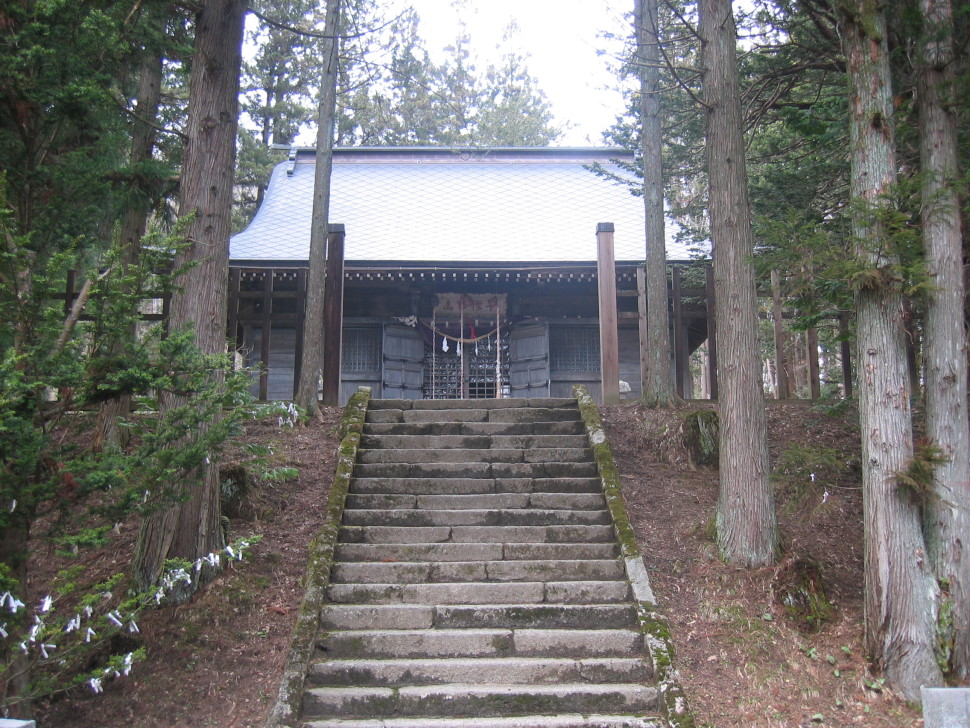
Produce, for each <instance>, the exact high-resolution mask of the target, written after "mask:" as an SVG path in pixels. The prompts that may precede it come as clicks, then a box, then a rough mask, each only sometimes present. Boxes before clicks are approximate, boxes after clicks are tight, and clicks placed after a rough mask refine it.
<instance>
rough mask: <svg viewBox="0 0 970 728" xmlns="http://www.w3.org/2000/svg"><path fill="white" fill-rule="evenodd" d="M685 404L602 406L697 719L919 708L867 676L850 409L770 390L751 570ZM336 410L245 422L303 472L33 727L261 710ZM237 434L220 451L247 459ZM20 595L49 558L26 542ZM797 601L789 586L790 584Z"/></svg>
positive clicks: (781, 725) (52, 564) (118, 553)
mask: <svg viewBox="0 0 970 728" xmlns="http://www.w3.org/2000/svg"><path fill="white" fill-rule="evenodd" d="M687 411H688V410H687V409H686V408H684V409H679V410H674V411H665V412H657V411H653V410H648V409H645V408H642V407H640V406H639V405H637V404H627V405H621V406H619V407H610V408H604V410H603V416H604V422H605V424H606V427H607V431H608V432H609V434H610V438H611V443H612V445H613V448H614V454H615V457H616V459H617V464H618V466H619V469H620V472H621V474H622V476H623V483H624V488H625V496H626V499H627V506H628V508H629V511H630V515H631V518H632V520H633V523H634V526H635V528H636V531H637V535H638V537H639V539H640V543H641V546H642V549H643V552H644V555H645V559H646V561H647V564H648V568H649V571H650V577H651V580H652V585H653V588H654V591H655V592H656V594H657V596H658V599H659V601H660V609H661V612H662V613H663V614H664V615H665V616H666V618H667V620H668V621H669V623H670V626H671V628H672V633H673V639H674V643H675V646H676V650H677V662H678V667H679V671H680V675H681V679H682V683H683V685H684V686H685V688H686V691H687V694H688V699H689V702H690V705H691V708H692V710H693V711H694V713H695V716H696V719H697V725H698V726H699V727H703V728H714V727H715V726H716V728H761V727H763V728H776V727H777V728H796V727H801V726H805V727H808V726H830V727H837V726H845V727H848V726H867V727H872V728H890V727H891V728H918V727H919V726H922V720H921V719H920V717H919V714H918V712H917V711H915V710H913V709H911V708H909V707H907V706H906V705H905V704H903V703H902V702H901V701H900V700H898V699H897V698H896V697H895V696H893V694H892V693H891V691H889V690H888V689H887V688H886V687H885V686H884V685H883V683H882V681H881V680H880V679H879V677H878V676H877V675H873V674H872V673H871V672H870V670H869V667H868V665H867V662H866V660H865V656H864V652H863V647H862V630H861V621H862V603H861V597H862V574H861V568H862V550H861V535H862V518H861V508H862V503H861V500H862V499H861V491H860V486H859V468H858V442H859V435H858V432H857V429H856V427H855V425H854V412H852V411H851V410H848V409H845V408H838V407H835V408H831V409H828V410H827V409H826V408H823V407H810V406H808V405H806V404H801V403H785V404H779V403H771V404H770V405H769V433H770V447H771V455H772V463H773V466H774V467H775V469H776V470H777V471H778V472H777V480H776V505H777V509H778V517H779V522H780V527H781V533H782V535H783V542H784V556H783V559H782V561H781V562H780V564H779V565H777V566H774V567H770V568H764V569H758V570H754V571H745V570H740V569H736V568H732V567H729V566H726V565H725V564H723V563H722V562H720V561H719V560H718V559H717V558H716V551H715V547H714V544H713V542H712V540H711V538H710V535H709V534H710V524H711V519H712V516H713V513H714V507H715V503H716V500H717V473H716V471H715V470H714V469H713V468H711V467H705V466H693V465H692V463H691V462H690V459H689V458H688V457H687V451H686V449H685V448H684V446H683V436H682V426H683V422H684V418H685V415H686V413H687ZM338 416H339V411H338V410H336V409H331V410H328V411H327V412H326V415H325V421H324V422H322V423H313V424H311V425H309V426H307V427H302V428H301V427H297V428H294V429H289V428H282V429H281V428H280V427H278V424H277V422H276V420H275V419H273V420H272V421H262V422H254V423H251V424H250V425H249V426H248V430H247V433H246V436H245V437H246V440H247V441H249V442H259V443H263V444H268V445H271V446H272V448H273V455H272V460H273V464H274V465H276V466H281V467H293V468H296V469H297V470H298V471H299V475H298V477H295V478H293V479H290V480H287V481H284V482H273V483H271V484H263V485H262V486H261V487H260V488H259V489H258V490H257V491H256V492H255V493H254V494H253V495H252V496H251V497H250V499H249V501H248V506H249V507H248V508H246V509H244V512H243V514H242V515H243V516H244V517H242V518H237V519H234V520H233V521H232V522H231V533H232V534H233V535H234V536H245V535H249V534H259V535H261V536H262V540H261V541H260V543H258V544H257V545H255V546H253V547H252V549H251V550H250V554H249V556H248V557H247V559H246V560H245V561H244V562H234V563H233V565H232V567H231V568H230V569H228V570H227V571H225V572H224V573H223V574H222V575H220V576H219V577H217V578H216V579H215V581H213V582H212V583H211V584H210V585H209V586H208V587H207V588H206V589H205V590H204V592H202V593H201V594H199V595H198V596H196V598H195V599H194V600H193V601H191V602H190V603H188V604H186V605H183V606H180V607H170V608H166V609H160V610H157V611H154V612H152V613H150V614H148V615H146V616H145V617H143V618H142V620H141V623H140V628H141V634H140V635H139V637H140V640H141V643H142V644H143V645H144V646H145V648H146V649H147V659H146V660H145V661H144V662H141V663H138V664H137V665H136V666H135V668H134V670H133V671H132V673H131V675H130V676H128V677H123V678H121V679H118V680H114V681H112V682H107V683H105V692H104V693H103V694H102V695H94V694H92V693H91V692H90V691H88V690H86V689H84V688H76V689H73V690H71V691H69V692H68V693H66V694H63V695H61V696H59V697H58V698H56V699H54V700H52V701H50V702H45V703H42V704H40V705H39V706H38V715H37V718H38V725H39V726H41V728H68V727H70V728H87V727H90V728H113V727H115V726H117V727H121V726H125V727H126V728H129V727H130V728H135V727H140V726H144V727H146V728H148V727H153V726H164V727H173V728H174V727H181V726H185V727H188V726H192V727H193V728H196V727H199V726H224V727H227V728H237V727H238V728H243V727H248V726H262V725H263V724H264V721H265V718H266V715H267V712H268V710H269V708H270V706H271V705H272V703H273V701H274V700H275V698H276V692H277V687H278V682H279V678H280V674H281V670H282V667H283V663H284V661H285V657H286V654H287V649H288V641H289V636H290V630H291V629H292V626H293V621H294V618H295V613H296V608H297V606H298V604H299V601H300V599H301V596H302V592H303V589H302V580H303V575H304V570H305V566H306V546H307V544H308V542H309V541H310V539H311V538H312V536H313V535H314V534H315V533H316V531H317V530H318V529H319V528H320V526H321V525H322V519H323V514H324V505H325V503H326V495H327V491H328V488H329V486H330V479H331V477H332V473H333V468H334V462H335V457H334V456H335V450H336V446H337V440H336V434H335V423H336V421H337V418H338ZM240 453H241V451H236V452H234V453H231V454H230V457H229V460H233V459H234V458H238V459H242V455H241V454H240ZM133 538H134V525H133V524H129V525H127V526H125V527H124V528H122V530H121V534H120V536H119V540H118V542H117V543H115V544H113V545H112V546H111V547H110V548H108V549H103V550H101V551H98V552H95V553H90V554H85V555H83V556H82V557H81V559H82V561H83V563H85V566H86V570H87V574H88V575H89V576H90V577H91V578H92V579H96V578H100V577H103V576H105V575H107V574H110V573H114V572H117V571H120V570H123V569H124V568H125V560H126V559H127V558H128V556H127V554H129V553H130V546H131V543H132V541H133ZM34 559H35V566H36V567H37V568H36V569H35V572H36V574H37V577H36V578H35V581H34V582H32V583H31V585H30V586H31V598H35V597H36V598H37V599H39V598H41V597H42V596H43V594H44V592H45V589H46V583H45V579H46V578H47V576H49V575H50V574H51V573H53V571H54V569H56V568H57V567H58V566H60V565H61V564H59V563H58V557H56V556H55V555H54V554H53V551H51V550H50V549H49V548H47V547H46V546H43V545H40V544H38V548H37V549H36V552H35V555H34ZM793 574H808V575H809V576H810V577H812V578H814V580H815V582H816V583H817V582H819V581H821V583H822V584H823V585H824V589H825V591H826V593H827V595H828V598H829V600H830V601H831V604H832V607H831V609H829V610H826V609H825V608H824V607H816V608H815V609H814V610H809V614H810V615H813V616H815V617H819V618H820V619H819V620H818V621H821V622H822V623H821V626H820V629H818V630H817V631H811V629H810V628H813V625H814V623H813V625H809V624H808V623H807V622H806V620H805V619H804V616H803V617H802V618H800V619H796V618H795V617H792V616H790V615H789V608H788V607H786V605H785V603H784V599H783V598H782V597H780V596H779V595H780V594H781V593H782V588H783V587H784V586H785V584H788V583H790V582H791V581H792V579H791V578H790V577H791V575H793ZM789 601H791V600H789Z"/></svg>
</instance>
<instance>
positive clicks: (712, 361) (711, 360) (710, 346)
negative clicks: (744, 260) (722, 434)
mask: <svg viewBox="0 0 970 728" xmlns="http://www.w3.org/2000/svg"><path fill="white" fill-rule="evenodd" d="M704 287H705V291H706V292H705V295H706V297H707V367H708V369H707V370H708V373H709V374H710V377H711V378H710V382H709V384H710V386H709V389H710V391H711V399H717V307H716V306H715V305H714V268H713V267H712V266H707V267H706V268H705V269H704Z"/></svg>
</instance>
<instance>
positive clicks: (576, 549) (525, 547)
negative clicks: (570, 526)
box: [336, 543, 619, 562]
mask: <svg viewBox="0 0 970 728" xmlns="http://www.w3.org/2000/svg"><path fill="white" fill-rule="evenodd" d="M618 555H619V548H618V546H617V545H616V544H615V543H575V544H571V543H570V544H531V543H507V544H502V543H401V544H372V543H341V544H339V545H338V546H337V553H336V560H337V561H338V562H354V561H385V562H390V561H437V562H442V561H500V560H502V559H509V560H513V559H514V560H520V559H522V560H538V559H612V558H616V556H618Z"/></svg>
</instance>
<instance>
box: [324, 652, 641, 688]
mask: <svg viewBox="0 0 970 728" xmlns="http://www.w3.org/2000/svg"><path fill="white" fill-rule="evenodd" d="M652 677H653V670H652V668H651V666H650V661H649V660H647V659H646V658H643V657H582V658H577V659H573V658H558V657H497V658H460V657H457V658H441V659H424V660H415V659H406V660H362V659H355V658H351V659H348V660H325V661H322V662H315V663H314V664H313V665H311V667H310V673H309V678H310V681H311V682H312V683H313V684H315V685H373V686H387V687H391V686H397V685H407V684H423V685H433V684H441V683H453V682H472V681H473V680H480V681H481V682H485V683H523V684H526V685H541V684H549V683H556V682H586V683H592V682H608V681H610V682H646V681H648V680H650V679H652Z"/></svg>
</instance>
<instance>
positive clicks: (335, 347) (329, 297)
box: [323, 224, 345, 406]
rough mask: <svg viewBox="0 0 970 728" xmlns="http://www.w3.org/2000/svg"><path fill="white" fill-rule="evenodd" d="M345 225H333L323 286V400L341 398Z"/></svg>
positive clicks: (334, 403)
mask: <svg viewBox="0 0 970 728" xmlns="http://www.w3.org/2000/svg"><path fill="white" fill-rule="evenodd" d="M344 237H345V231H344V226H343V225H339V224H331V225H330V233H329V235H328V237H327V278H326V282H325V283H324V289H323V403H324V404H325V405H331V406H335V405H337V404H338V400H339V399H340V361H341V352H340V347H341V342H342V334H343V318H344Z"/></svg>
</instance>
